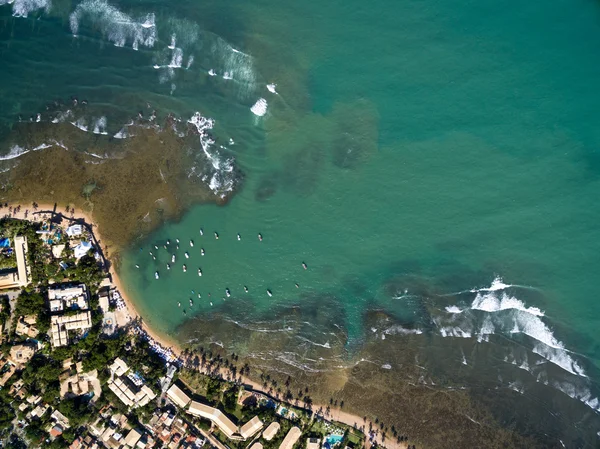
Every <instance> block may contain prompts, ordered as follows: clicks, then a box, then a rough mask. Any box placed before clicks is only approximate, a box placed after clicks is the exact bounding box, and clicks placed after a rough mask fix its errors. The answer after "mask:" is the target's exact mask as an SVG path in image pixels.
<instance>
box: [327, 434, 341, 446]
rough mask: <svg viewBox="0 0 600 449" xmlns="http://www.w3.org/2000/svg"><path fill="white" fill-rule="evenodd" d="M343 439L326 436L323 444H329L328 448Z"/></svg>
mask: <svg viewBox="0 0 600 449" xmlns="http://www.w3.org/2000/svg"><path fill="white" fill-rule="evenodd" d="M343 439H344V436H343V435H327V436H326V437H325V442H326V443H329V445H330V446H333V445H334V444H336V443H339V442H340V441H342V440H343Z"/></svg>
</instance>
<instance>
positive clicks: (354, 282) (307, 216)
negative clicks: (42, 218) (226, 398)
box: [0, 0, 600, 447]
mask: <svg viewBox="0 0 600 449" xmlns="http://www.w3.org/2000/svg"><path fill="white" fill-rule="evenodd" d="M27 4H29V5H31V4H32V3H27ZM19 5H22V4H21V3H19V2H15V3H14V4H12V5H5V6H0V14H2V16H1V17H0V58H1V59H0V60H1V61H2V63H3V67H4V69H2V70H0V95H1V98H2V104H3V107H2V108H1V110H0V127H2V132H3V135H4V136H5V137H4V139H3V143H2V145H4V146H3V149H4V152H5V153H7V154H8V153H9V152H10V151H11V149H12V148H14V144H16V143H20V141H19V140H18V139H19V138H21V137H19V136H21V134H19V135H18V136H17V134H16V133H15V131H14V130H15V127H14V123H15V120H16V116H17V114H19V113H20V114H22V115H23V117H24V120H27V119H28V118H29V116H30V115H31V114H35V113H36V112H38V110H41V111H42V120H49V119H50V115H49V114H48V119H47V118H46V115H45V114H46V113H44V112H43V111H44V109H43V108H44V104H45V103H48V102H51V101H52V100H54V99H57V98H58V99H61V100H63V101H64V102H67V103H68V102H69V101H70V100H68V99H69V97H70V96H71V95H76V96H77V97H78V98H79V99H80V100H81V99H82V98H86V99H88V100H89V102H90V111H93V112H90V113H86V114H87V115H86V116H85V119H86V120H87V122H86V123H87V124H88V133H90V129H91V128H92V127H93V126H92V123H96V124H97V120H98V118H99V117H101V116H105V117H106V118H107V120H106V122H107V123H106V132H107V135H106V136H103V135H97V137H95V139H99V141H100V142H102V144H103V145H105V146H106V147H108V148H111V136H115V135H117V134H118V133H119V132H121V130H122V129H123V126H124V124H126V123H128V121H129V120H131V118H132V117H135V116H136V114H137V112H138V111H139V110H143V111H144V113H145V114H146V115H147V114H148V113H149V110H151V109H152V108H157V109H158V110H159V111H160V113H161V114H163V115H164V114H166V113H168V112H173V113H174V114H176V115H177V116H179V117H182V118H183V119H189V118H190V117H191V116H192V114H193V113H194V112H195V111H201V112H202V114H203V116H205V117H211V118H213V119H214V120H215V126H214V130H213V132H214V135H215V137H216V142H215V143H214V144H211V145H209V146H207V147H203V146H202V145H201V144H200V143H199V142H198V143H197V144H194V145H189V146H185V148H182V154H187V153H190V152H191V153H194V152H196V153H198V154H201V153H205V152H208V154H210V155H214V154H215V153H214V152H215V151H220V152H222V153H223V154H224V155H225V156H226V157H219V158H218V160H219V161H225V160H228V161H231V158H232V157H235V167H236V169H237V170H239V173H244V177H243V180H241V179H238V181H239V186H241V188H240V190H239V191H238V192H237V194H236V195H235V196H234V197H233V199H232V200H231V201H230V202H229V203H228V204H227V205H226V206H225V207H217V206H206V205H202V206H198V207H195V208H192V209H191V210H190V211H189V212H188V213H187V214H186V215H185V216H184V217H183V218H182V220H181V221H179V222H176V223H169V224H167V225H165V226H163V227H161V228H160V229H158V230H156V232H154V233H153V234H151V235H145V236H144V237H143V238H141V239H139V240H136V241H135V242H134V243H133V244H132V245H131V248H130V249H129V251H128V252H127V253H126V254H124V258H123V263H122V267H121V271H122V275H123V277H124V280H125V282H126V284H127V286H128V290H129V292H128V293H130V294H131V295H132V297H133V298H134V299H135V300H136V303H137V304H138V305H139V308H140V310H141V311H142V314H143V316H144V318H145V319H146V321H147V322H149V323H150V324H151V325H153V326H155V327H156V328H157V329H159V330H161V331H163V332H167V333H170V334H174V335H177V337H178V338H179V339H180V340H181V341H188V340H192V341H197V342H198V343H199V344H206V342H208V341H213V342H215V343H218V344H220V345H222V346H224V347H225V348H226V349H227V350H235V351H236V352H241V353H242V354H244V355H245V356H247V357H249V359H250V360H251V361H253V362H254V363H255V364H256V365H257V366H262V367H270V368H272V369H273V368H275V369H277V370H281V371H290V372H292V371H293V372H295V373H299V372H302V373H304V374H303V375H305V376H307V379H311V380H313V383H314V378H313V377H311V376H318V375H321V376H324V377H323V378H325V379H327V382H325V383H324V385H326V386H327V388H329V389H330V390H333V389H335V390H336V391H339V392H340V394H342V395H344V396H345V397H348V398H350V399H349V401H348V404H349V406H352V407H355V408H358V407H359V404H362V407H363V408H364V410H365V412H364V413H369V414H372V415H373V416H375V415H379V416H386V420H388V421H389V420H391V421H392V422H393V421H394V420H395V422H396V423H397V424H398V425H403V424H404V425H406V427H407V430H408V431H410V432H411V433H412V434H413V435H415V436H416V437H418V441H424V442H427V443H429V444H431V445H433V446H435V445H438V446H439V445H441V446H443V444H444V440H441V442H440V441H438V440H437V439H436V437H435V435H433V432H432V429H436V428H439V429H441V430H440V432H446V436H447V439H446V440H445V441H446V442H447V441H454V442H457V443H459V442H465V441H469V442H471V443H474V444H475V445H477V444H476V442H477V441H480V442H482V443H481V444H487V445H488V447H491V445H489V441H490V439H486V438H488V437H489V435H487V434H486V432H484V431H483V430H481V426H482V424H481V422H479V423H476V422H475V421H479V419H477V418H474V417H473V416H472V415H473V414H474V413H477V414H478V415H477V416H479V417H482V419H485V420H487V421H486V428H494V429H496V430H495V431H496V432H501V431H500V430H497V429H498V428H499V427H502V428H504V429H507V430H508V431H513V430H515V431H516V432H517V433H520V434H523V435H526V436H529V437H532V438H533V439H534V440H536V441H538V442H539V443H540V445H541V446H545V447H554V446H560V444H561V443H560V441H562V442H563V443H564V444H565V445H566V446H567V447H591V446H594V445H595V444H597V432H598V431H600V423H599V422H600V420H599V419H598V412H599V409H600V406H599V403H598V399H597V398H598V395H599V393H600V392H599V391H598V385H597V380H598V371H597V370H598V363H599V361H600V349H599V348H600V345H599V340H598V338H599V337H598V334H597V328H598V318H597V317H598V316H600V305H599V304H598V302H597V301H596V300H595V298H596V282H595V273H596V272H597V271H598V268H599V259H598V250H599V249H600V248H599V245H600V244H599V243H598V242H599V241H600V240H599V239H598V231H597V222H598V219H599V218H600V208H598V207H597V206H596V203H597V201H596V196H597V191H598V180H599V178H598V173H599V171H598V170H599V164H598V150H597V148H596V147H597V144H598V141H599V138H600V135H599V133H598V130H597V126H596V122H597V119H598V115H599V113H598V111H597V108H596V104H597V103H598V100H599V98H598V96H599V95H600V94H598V93H597V89H596V88H595V87H596V83H597V79H598V75H599V74H600V62H598V60H597V57H596V55H597V53H598V48H597V47H598V44H597V39H596V38H597V36H599V35H600V26H599V25H598V23H597V20H596V19H595V17H596V16H597V14H598V12H599V11H600V6H599V5H598V4H597V3H594V2H583V1H577V2H576V3H575V4H574V3H573V2H566V1H559V2H554V3H552V4H550V5H549V4H546V3H544V4H542V3H541V2H537V1H534V2H525V3H523V2H516V1H512V2H509V3H502V4H500V3H497V2H491V1H483V2H478V3H477V4H462V3H458V2H453V1H451V0H423V1H419V2H403V3H397V2H386V1H383V0H379V1H376V2H374V3H370V4H365V3H364V2H362V3H361V2H351V3H348V2H344V3H342V2H339V1H333V2H328V3H327V4H326V5H323V4H322V3H318V2H314V1H308V2H301V3H297V2H296V3H293V4H290V2H274V1H270V0H265V1H258V2H253V3H247V2H233V3H228V4H227V5H223V4H222V3H221V2H203V3H202V4H198V3H195V2H179V3H177V5H175V6H174V5H172V4H169V5H166V4H160V3H156V2H155V3H149V2H141V3H140V2H137V3H135V4H133V3H128V2H120V3H111V4H110V5H109V4H107V3H106V2H102V1H99V0H93V1H92V0H84V1H83V2H81V3H79V2H73V3H70V2H56V3H54V4H52V6H51V7H50V8H49V9H48V11H45V10H43V9H37V10H32V11H31V12H29V16H28V17H27V18H23V17H20V18H13V17H12V16H11V14H12V13H13V12H15V11H22V10H19V9H18V8H17V7H18V6H19ZM40 5H41V3H40ZM21 15H22V14H21ZM74 34H76V35H77V37H74V36H73V35H74ZM170 47H172V48H170ZM134 48H136V49H137V50H134ZM192 56H193V59H192V58H191V57H192ZM213 74H214V76H212V75H213ZM40 79H44V80H45V82H44V83H40V82H39V80H40ZM270 84H275V86H269V87H268V86H267V85H270ZM273 90H274V91H276V92H277V93H274V92H272V91H273ZM261 99H263V100H264V101H261ZM146 102H150V103H151V105H152V106H151V108H147V106H146ZM67 106H69V107H70V104H68V105H67ZM67 106H61V108H62V109H61V110H64V109H65V108H66V107H67ZM265 107H266V110H265ZM263 113H264V115H262V114H263ZM77 118H78V117H77V116H76V117H74V118H73V119H72V120H73V121H74V122H75V123H77V122H76V119H77ZM34 121H35V116H34ZM11 129H12V131H11ZM74 129H75V128H74ZM77 132H79V131H77ZM81 132H83V131H81ZM230 139H232V141H230ZM34 140H35V139H34ZM40 143H41V142H40V141H39V139H38V140H35V142H30V143H29V144H30V146H37V145H39V144H40ZM221 147H223V148H221ZM114 151H115V154H114V156H115V157H117V156H118V154H119V150H118V149H116V150H114ZM11 160H13V159H11ZM14 160H16V161H18V160H19V158H16V159H14ZM207 160H209V161H213V162H214V160H213V159H211V158H210V157H208V159H207ZM212 165H215V164H212ZM230 167H231V165H230V164H223V165H219V163H216V166H215V167H214V169H215V170H217V171H219V170H220V171H221V172H222V173H226V172H227V170H229V169H230ZM219 179H221V178H219ZM204 182H205V183H206V185H207V186H208V187H209V188H210V184H211V182H212V177H208V178H206V179H205V180H204ZM149 212H150V211H149ZM200 229H203V231H204V235H203V236H201V235H200V232H199V230H200ZM215 231H216V232H218V233H219V239H218V240H216V239H215V238H214V236H213V233H214V232H215ZM238 233H239V234H240V236H241V240H238V239H237V234H238ZM258 233H261V234H262V235H263V241H262V242H260V241H259V239H258V238H257V235H258ZM176 238H179V239H180V241H181V242H180V248H179V249H178V250H177V249H175V248H174V247H175V239H176ZM167 239H170V240H171V244H170V245H169V248H168V249H167V250H165V249H163V248H162V246H163V245H164V244H165V243H166V240H167ZM190 239H193V241H194V246H193V247H190V245H189V241H190ZM155 244H156V245H157V246H159V248H160V249H159V250H158V251H156V250H154V249H153V245H155ZM140 248H142V249H141V250H140ZM201 248H204V250H205V255H204V256H201V254H200V249H201ZM149 251H153V252H155V253H156V255H157V259H156V261H154V260H153V259H152V258H151V256H150V255H149V254H148V252H149ZM185 251H187V252H188V253H189V255H190V258H189V259H185V256H184V252H185ZM172 254H175V255H176V262H175V263H174V264H172V265H173V266H172V267H171V269H170V270H167V267H166V264H167V263H170V260H171V256H172ZM302 262H305V263H306V264H307V268H308V269H307V270H304V269H303V267H302ZM183 263H186V264H187V268H188V270H187V272H186V273H183V271H182V264H183ZM135 264H140V265H141V266H142V269H140V270H137V269H135V268H134V265H135ZM198 268H201V270H202V277H200V276H198ZM155 271H159V273H160V279H159V280H158V281H156V280H155V279H154V273H155ZM296 283H297V284H298V285H299V288H296V286H295V284H296ZM244 286H247V287H248V290H249V291H248V293H246V292H245V291H244ZM227 288H228V289H229V290H230V293H231V296H230V297H227V296H226V290H225V289H227ZM267 289H269V290H270V291H271V292H272V294H273V296H272V297H270V296H268V295H267ZM192 290H193V292H192ZM209 293H210V297H209ZM198 294H200V295H201V297H199V296H198ZM190 299H193V305H191V306H190V305H189V300H190ZM178 302H180V303H181V308H180V307H177V303H178ZM211 302H212V305H211ZM184 309H185V311H186V314H187V315H184V314H183V310H184ZM375 312H378V313H375ZM360 360H362V362H361V361H360ZM415 367H416V368H415ZM336 373H337V374H336ZM336 376H337V377H336ZM340 379H341V380H340ZM357 385H360V386H361V387H360V388H359V387H358V386H357ZM369 385H370V387H369ZM351 386H354V388H350V387H351ZM411 386H412V387H411ZM375 387H377V388H379V387H381V391H380V390H377V388H375ZM373 388H375V389H376V390H377V393H376V392H375V390H374V389H373ZM411 388H412V389H411ZM448 389H452V391H454V392H456V394H455V396H452V397H453V398H455V399H449V400H448V401H450V402H448V403H445V402H444V401H439V400H432V399H431V398H430V397H429V396H427V394H426V393H425V391H438V392H439V391H447V390H448ZM368 392H370V396H369V394H368ZM398 392H400V393H398ZM396 393H397V394H399V396H398V398H397V400H398V401H409V398H410V401H411V402H410V403H411V404H416V405H415V406H416V407H419V408H422V409H423V408H426V405H431V404H433V405H434V406H433V407H432V408H433V409H436V407H437V409H436V410H437V412H436V414H435V415H432V416H431V417H432V420H431V424H430V427H427V425H424V424H422V423H419V422H418V421H417V420H412V417H411V415H410V414H407V413H405V412H404V411H401V410H398V409H397V408H396V409H394V408H393V407H385V406H383V405H382V401H381V398H380V396H379V394H381V395H383V396H384V397H385V395H386V394H396ZM321 394H322V395H325V394H326V392H325V391H324V392H321ZM515 410H518V414H517V412H515ZM463 412H464V413H463ZM359 413H361V412H360V411H359ZM444 415H446V416H447V417H448V418H443V416H444ZM457 416H463V419H462V420H461V421H460V423H459V424H458V427H460V428H462V429H464V433H463V434H462V435H460V434H456V435H454V434H453V435H452V437H450V432H451V431H452V427H451V423H450V422H449V421H450V418H453V419H454V418H456V417H457ZM465 416H467V417H468V418H465ZM444 419H446V420H444ZM463 421H464V422H463ZM455 422H458V421H455ZM436 426H437V427H436ZM495 435H499V433H497V434H495ZM477 438H481V439H480V440H478V439H477ZM489 438H491V437H489ZM507 438H508V437H507ZM491 439H492V440H493V438H491ZM496 441H500V439H497V440H496ZM509 445H510V444H509ZM513 445H516V443H514V444H513Z"/></svg>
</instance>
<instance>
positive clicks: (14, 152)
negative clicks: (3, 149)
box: [0, 140, 67, 161]
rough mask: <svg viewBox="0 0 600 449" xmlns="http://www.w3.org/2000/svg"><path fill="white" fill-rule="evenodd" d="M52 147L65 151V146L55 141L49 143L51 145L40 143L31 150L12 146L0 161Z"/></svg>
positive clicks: (0, 157)
mask: <svg viewBox="0 0 600 449" xmlns="http://www.w3.org/2000/svg"><path fill="white" fill-rule="evenodd" d="M53 146H58V147H61V148H64V149H65V150H66V149H67V147H66V146H64V145H63V144H62V142H57V141H56V140H53V141H51V143H41V144H39V145H37V146H35V147H33V148H24V147H22V146H20V145H13V146H12V147H10V150H9V151H8V153H7V154H4V155H1V156H0V161H9V160H11V159H16V158H18V157H20V156H23V155H24V154H27V153H29V152H30V151H41V150H45V149H47V148H52V147H53Z"/></svg>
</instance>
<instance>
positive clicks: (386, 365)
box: [381, 363, 392, 369]
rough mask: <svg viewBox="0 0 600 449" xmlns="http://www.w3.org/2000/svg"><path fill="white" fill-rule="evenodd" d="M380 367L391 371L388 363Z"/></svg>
mask: <svg viewBox="0 0 600 449" xmlns="http://www.w3.org/2000/svg"><path fill="white" fill-rule="evenodd" d="M381 367H382V368H383V369H392V365H390V364H389V363H385V364H383V365H381Z"/></svg>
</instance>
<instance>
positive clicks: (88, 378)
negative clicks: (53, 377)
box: [60, 370, 102, 401]
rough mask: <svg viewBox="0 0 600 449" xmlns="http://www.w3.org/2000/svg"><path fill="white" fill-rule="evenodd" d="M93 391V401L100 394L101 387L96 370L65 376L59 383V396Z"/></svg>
mask: <svg viewBox="0 0 600 449" xmlns="http://www.w3.org/2000/svg"><path fill="white" fill-rule="evenodd" d="M90 391H93V392H94V397H93V399H92V400H93V401H95V400H97V399H98V398H99V397H100V395H102V387H101V386H100V381H99V380H98V371H97V370H93V371H89V372H87V373H82V372H77V374H75V375H73V376H71V377H67V378H66V379H64V380H63V381H61V383H60V397H61V398H64V397H69V396H71V397H73V396H81V395H84V394H88V393H89V392H90Z"/></svg>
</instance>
